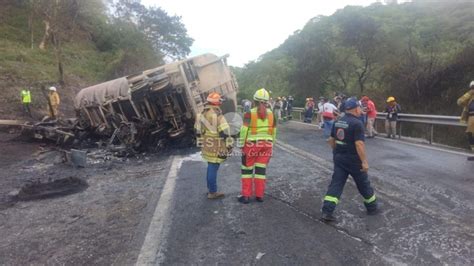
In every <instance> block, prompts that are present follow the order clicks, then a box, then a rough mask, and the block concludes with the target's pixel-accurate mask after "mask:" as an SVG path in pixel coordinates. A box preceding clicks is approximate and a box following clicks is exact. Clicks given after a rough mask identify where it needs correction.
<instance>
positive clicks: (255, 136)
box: [243, 108, 276, 141]
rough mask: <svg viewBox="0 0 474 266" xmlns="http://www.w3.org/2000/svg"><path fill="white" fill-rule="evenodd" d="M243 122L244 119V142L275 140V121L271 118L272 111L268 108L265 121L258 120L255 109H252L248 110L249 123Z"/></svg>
mask: <svg viewBox="0 0 474 266" xmlns="http://www.w3.org/2000/svg"><path fill="white" fill-rule="evenodd" d="M245 120H246V119H245V117H244V126H243V127H244V129H243V130H245V131H246V132H245V135H246V136H245V140H244V141H259V140H270V141H273V140H274V139H275V133H276V128H275V119H274V117H273V112H272V110H270V109H269V108H267V117H266V118H265V119H260V118H259V117H258V111H257V108H252V110H250V121H245ZM247 120H248V118H247Z"/></svg>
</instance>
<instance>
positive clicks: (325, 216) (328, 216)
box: [321, 212, 336, 222]
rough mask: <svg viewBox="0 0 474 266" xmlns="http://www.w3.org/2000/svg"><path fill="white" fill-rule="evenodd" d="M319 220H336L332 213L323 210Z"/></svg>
mask: <svg viewBox="0 0 474 266" xmlns="http://www.w3.org/2000/svg"><path fill="white" fill-rule="evenodd" d="M321 220H323V221H324V222H334V221H335V220H336V217H334V216H333V215H332V213H325V212H323V213H322V214H321Z"/></svg>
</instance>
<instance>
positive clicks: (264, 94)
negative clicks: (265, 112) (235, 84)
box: [253, 88, 270, 102]
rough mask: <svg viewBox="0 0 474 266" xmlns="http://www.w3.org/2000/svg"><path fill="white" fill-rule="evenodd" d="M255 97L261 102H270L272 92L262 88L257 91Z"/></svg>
mask: <svg viewBox="0 0 474 266" xmlns="http://www.w3.org/2000/svg"><path fill="white" fill-rule="evenodd" d="M253 99H254V100H255V101H259V102H268V100H270V94H269V93H268V91H267V90H266V89H264V88H261V89H259V90H258V91H256V92H255V94H254V95H253Z"/></svg>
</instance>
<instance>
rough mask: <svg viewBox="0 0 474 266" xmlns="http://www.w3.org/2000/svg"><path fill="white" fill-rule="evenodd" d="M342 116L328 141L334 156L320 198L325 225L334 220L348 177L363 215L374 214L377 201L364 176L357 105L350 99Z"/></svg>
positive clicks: (365, 163)
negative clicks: (330, 175) (322, 194)
mask: <svg viewBox="0 0 474 266" xmlns="http://www.w3.org/2000/svg"><path fill="white" fill-rule="evenodd" d="M345 112H346V115H345V116H343V117H342V118H340V119H339V120H338V121H337V122H336V123H335V124H334V127H333V128H332V132H331V137H330V138H329V140H328V143H329V145H330V146H331V148H332V149H333V154H334V157H333V160H334V173H333V175H332V180H331V183H330V184H329V188H328V191H327V193H326V196H325V197H324V202H323V207H322V216H321V218H322V219H323V220H324V221H328V222H329V221H334V220H335V218H334V216H333V212H334V210H335V208H336V205H337V204H338V202H339V200H340V198H341V194H342V191H343V189H344V185H345V184H346V181H347V178H348V176H349V175H351V176H352V178H353V179H354V181H355V183H356V185H357V189H358V190H359V193H360V194H361V195H362V197H364V205H365V207H366V209H367V214H368V215H373V214H376V213H377V199H376V197H375V194H374V190H373V188H372V187H371V185H370V181H369V177H368V175H367V172H368V170H369V164H368V162H367V156H366V154H365V145H364V140H365V135H364V126H363V125H362V121H360V119H359V118H358V117H359V116H360V115H361V113H362V110H361V108H360V104H359V101H358V100H357V99H354V98H350V99H348V100H347V101H346V106H345Z"/></svg>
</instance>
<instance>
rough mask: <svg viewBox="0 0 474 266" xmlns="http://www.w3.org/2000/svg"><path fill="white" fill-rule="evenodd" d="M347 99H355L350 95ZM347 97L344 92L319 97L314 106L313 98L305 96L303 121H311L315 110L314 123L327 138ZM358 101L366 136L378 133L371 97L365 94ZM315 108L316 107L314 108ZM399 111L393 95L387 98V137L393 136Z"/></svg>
mask: <svg viewBox="0 0 474 266" xmlns="http://www.w3.org/2000/svg"><path fill="white" fill-rule="evenodd" d="M349 99H356V100H357V98H356V97H351V98H349ZM347 100H348V98H347V97H346V96H345V95H344V94H340V93H336V96H335V97H334V98H333V99H332V100H331V101H330V100H329V99H328V98H325V97H320V98H319V103H318V105H317V107H316V105H315V104H314V100H313V98H311V97H310V98H307V99H306V104H305V111H304V114H305V115H304V122H305V123H311V122H312V121H313V113H314V111H315V110H316V111H317V117H316V123H317V124H318V125H319V127H320V128H323V129H324V130H323V136H324V137H325V138H328V137H329V136H330V133H331V128H332V126H333V124H334V123H335V122H336V121H337V120H338V119H339V118H340V117H342V116H344V114H345V110H346V102H347ZM358 101H359V104H360V106H361V111H362V113H361V115H360V118H359V119H360V120H361V121H362V123H363V125H364V128H365V132H366V135H367V137H368V138H373V137H375V136H376V135H378V132H377V130H376V129H375V120H376V118H377V108H376V107H375V103H374V102H373V100H372V99H370V98H369V97H368V96H367V95H363V96H362V97H361V98H360V100H358ZM315 108H316V109H315ZM400 111H401V107H400V105H399V104H398V103H397V102H396V101H395V97H393V96H390V97H388V98H387V105H386V107H385V112H386V113H387V116H386V122H385V132H386V133H387V138H390V137H395V135H396V124H397V120H398V113H399V112H400Z"/></svg>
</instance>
